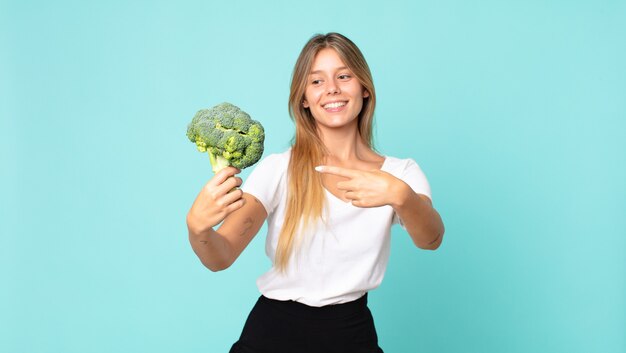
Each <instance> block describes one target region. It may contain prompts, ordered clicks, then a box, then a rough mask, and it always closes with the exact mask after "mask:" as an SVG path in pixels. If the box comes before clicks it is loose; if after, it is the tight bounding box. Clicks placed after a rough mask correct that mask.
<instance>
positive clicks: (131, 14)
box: [0, 0, 626, 353]
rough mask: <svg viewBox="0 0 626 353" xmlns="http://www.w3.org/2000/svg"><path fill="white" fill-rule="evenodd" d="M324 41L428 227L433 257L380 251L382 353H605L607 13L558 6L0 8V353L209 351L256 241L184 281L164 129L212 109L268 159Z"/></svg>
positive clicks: (196, 266) (232, 325) (377, 309)
mask: <svg viewBox="0 0 626 353" xmlns="http://www.w3.org/2000/svg"><path fill="white" fill-rule="evenodd" d="M328 31H338V32H341V33H343V34H345V35H347V36H348V37H350V38H351V39H353V40H354V41H355V42H356V43H357V44H358V45H359V47H360V48H361V49H362V51H363V52H364V54H365V56H366V58H367V60H368V62H369V64H370V66H371V69H372V72H373V75H374V80H375V84H376V88H377V92H378V101H379V105H378V108H377V112H376V118H377V133H376V138H377V146H378V148H379V150H380V151H381V153H384V154H389V155H393V156H397V157H403V158H406V157H411V158H414V159H415V160H416V161H417V162H418V163H419V164H420V165H421V167H422V168H423V170H424V171H425V173H426V174H427V176H428V178H429V180H430V183H431V186H432V189H433V196H434V202H435V207H436V208H437V209H438V210H439V211H440V213H441V215H442V217H443V219H444V222H445V225H446V235H445V239H444V243H443V245H442V246H441V248H440V249H438V250H437V251H435V252H429V251H422V250H419V249H416V248H415V247H414V246H413V245H412V243H411V241H410V239H409V237H408V236H407V235H406V233H405V232H404V231H403V230H402V229H401V228H399V227H398V228H394V229H393V242H392V243H393V245H392V256H391V260H390V263H389V267H388V272H387V276H386V278H385V281H384V282H383V284H382V286H381V287H380V288H379V289H377V290H375V291H374V292H372V293H371V295H370V304H371V308H372V311H373V313H374V316H375V319H376V325H377V328H378V331H379V337H380V345H381V346H382V347H383V349H385V352H389V353H396V352H398V353H400V352H493V353H502V352H563V353H565V352H567V353H574V352H606V353H618V352H622V353H623V352H626V338H625V332H626V305H625V304H626V241H625V236H626V217H625V214H626V212H625V211H626V190H625V184H626V183H625V182H624V181H625V180H626V163H625V158H624V151H626V143H625V141H626V66H625V64H624V63H626V45H625V44H624V43H625V41H624V38H626V2H625V1H576V0H574V1H532V0H531V1H478V2H466V1H451V0H444V1H432V2H428V1H403V2H401V1H386V2H384V3H383V2H367V1H326V0H322V1H315V2H292V1H274V2H269V1H268V2H261V1H258V2H253V1H229V2H226V1H220V2H216V1H183V2H174V1H171V2H167V1H133V2H126V1H109V2H106V3H105V2H84V1H56V2H46V1H1V2H0V117H1V121H0V123H1V125H0V158H1V159H0V168H1V172H0V173H1V174H0V175H1V182H0V195H1V196H0V217H1V218H0V234H1V237H0V280H1V283H2V284H1V288H2V289H1V290H0V351H2V352H81V353H85V352H154V353H156V352H226V351H227V350H228V348H229V347H230V345H231V344H232V342H234V341H235V340H236V339H237V337H238V335H239V333H240V330H241V328H242V325H243V323H244V321H245V318H246V316H247V314H248V312H249V310H250V308H251V307H252V305H253V304H254V301H255V300H256V298H257V297H258V292H257V289H256V285H255V280H256V278H257V277H258V276H259V275H260V274H261V273H263V272H264V271H265V270H266V269H267V268H268V266H269V261H268V260H267V259H266V258H265V255H264V251H263V242H264V234H263V232H264V230H265V228H263V230H262V232H261V233H260V234H259V235H258V236H257V237H256V238H255V240H254V241H253V242H252V244H251V245H250V246H249V248H248V249H246V251H245V252H244V253H243V255H242V256H241V258H240V259H239V260H238V261H237V263H236V264H235V265H234V266H233V267H231V268H230V269H228V270H227V271H224V272H220V273H212V272H210V271H208V270H207V269H205V268H204V267H203V266H202V265H201V264H200V262H199V261H198V259H197V258H196V257H195V255H194V254H193V252H192V250H191V248H190V246H189V244H188V241H187V231H186V226H185V215H186V212H187V211H188V209H189V207H190V205H191V203H192V202H193V200H194V198H195V196H196V194H197V193H198V191H199V190H200V188H201V187H202V186H203V185H204V183H205V182H206V181H207V180H208V179H209V178H210V177H211V175H212V174H211V171H210V166H209V162H208V158H206V157H205V155H202V154H199V153H197V152H195V148H194V146H193V145H192V144H191V143H190V142H188V141H187V140H186V137H185V130H186V125H187V123H188V122H189V121H190V119H191V117H192V116H193V114H194V113H195V112H196V111H197V110H198V109H201V108H204V107H209V106H212V105H214V104H217V103H220V102H222V101H231V102H233V103H235V104H237V105H239V106H241V107H242V108H243V109H244V110H246V111H248V112H249V113H250V114H251V115H253V116H254V117H255V118H256V119H258V120H261V121H262V122H263V124H264V125H265V126H266V130H267V144H266V155H267V154H268V153H274V152H280V151H282V150H284V149H285V148H286V147H287V146H288V145H289V140H290V138H291V136H292V131H293V125H292V123H291V121H290V120H289V117H288V114H287V97H288V91H289V79H290V75H291V70H292V68H293V65H294V63H295V60H296V57H297V55H298V53H299V51H300V49H301V47H302V45H304V43H305V42H306V40H307V39H308V38H309V37H310V36H311V35H313V34H314V33H317V32H328ZM247 173H249V171H246V172H244V173H243V175H244V177H245V175H247Z"/></svg>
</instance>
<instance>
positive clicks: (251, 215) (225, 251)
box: [187, 167, 267, 271]
mask: <svg viewBox="0 0 626 353" xmlns="http://www.w3.org/2000/svg"><path fill="white" fill-rule="evenodd" d="M237 173H239V170H238V169H236V168H232V167H228V168H226V169H224V170H222V171H220V172H219V173H217V174H216V175H215V176H214V177H213V178H212V179H211V180H210V181H209V182H208V183H207V184H206V185H205V186H204V187H203V188H202V190H201V191H200V193H199V194H198V197H197V198H196V200H195V201H194V203H193V205H192V206H191V209H190V210H189V213H188V214H187V228H188V230H189V242H190V244H191V247H192V249H193V251H194V252H195V253H196V255H197V256H198V258H199V259H200V261H201V262H202V264H204V266H206V267H207V268H209V269H210V270H211V271H221V270H224V269H226V268H228V267H229V266H230V265H232V264H233V262H235V260H236V259H237V258H238V257H239V255H240V254H241V252H242V251H243V249H245V248H246V246H247V245H248V244H249V243H250V241H251V240H252V238H254V236H255V235H256V233H257V232H258V231H259V229H260V228H261V226H262V225H263V222H264V221H265V219H266V218H267V213H266V212H265V208H264V207H263V205H262V204H261V203H260V202H259V201H258V200H257V199H256V198H255V197H254V196H252V195H250V194H245V193H243V191H241V190H240V189H235V190H233V188H235V187H236V186H239V185H241V182H242V181H241V179H240V178H238V177H235V174H237ZM222 221H223V223H222V225H221V226H220V227H219V229H218V230H217V231H216V230H214V229H213V227H215V226H216V225H218V224H219V223H220V222H222Z"/></svg>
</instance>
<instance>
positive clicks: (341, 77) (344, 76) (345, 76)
mask: <svg viewBox="0 0 626 353" xmlns="http://www.w3.org/2000/svg"><path fill="white" fill-rule="evenodd" d="M349 78H350V75H348V74H343V75H339V79H340V80H347V79H349Z"/></svg>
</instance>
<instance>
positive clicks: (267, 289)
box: [242, 149, 431, 307]
mask: <svg viewBox="0 0 626 353" xmlns="http://www.w3.org/2000/svg"><path fill="white" fill-rule="evenodd" d="M290 156H291V149H289V150H287V151H286V152H283V153H279V154H272V155H269V156H267V157H265V158H264V159H262V160H261V161H260V162H259V164H258V165H257V166H256V167H255V169H254V170H253V171H252V173H251V174H250V175H249V176H248V178H247V179H246V181H245V183H244V185H243V186H242V190H243V191H244V192H247V193H249V194H251V195H253V196H254V197H256V198H257V199H258V200H259V201H260V202H261V203H262V204H263V206H264V207H265V210H266V211H267V214H268V217H267V223H268V230H267V238H266V243H265V252H266V253H267V256H268V257H269V258H270V260H271V261H272V263H274V255H275V253H276V246H277V244H278V237H279V234H280V230H281V227H282V224H283V220H284V217H285V203H286V193H287V167H288V165H289V159H290ZM381 170H383V171H385V172H388V173H390V174H392V175H394V176H395V177H397V178H399V179H401V180H403V181H404V182H405V183H407V184H408V185H409V186H410V187H411V188H412V189H413V191H415V192H416V193H419V194H424V195H426V196H428V197H429V198H430V197H431V194H430V186H429V184H428V181H427V179H426V176H425V175H424V173H423V172H422V170H421V169H420V167H419V166H418V165H417V163H415V162H414V161H413V160H411V159H398V158H394V157H385V161H384V163H383V165H382V167H381ZM325 193H326V199H327V204H326V205H327V209H326V210H325V211H324V214H325V215H326V216H325V218H326V219H325V220H319V221H318V222H317V224H316V225H315V226H314V227H311V228H310V229H309V230H307V231H306V232H304V233H303V234H299V235H298V236H301V237H302V238H300V239H301V243H300V246H299V247H298V248H297V249H298V250H296V251H294V253H293V255H292V257H291V258H290V260H289V264H288V267H287V270H286V271H285V272H284V273H281V272H280V271H279V270H278V269H276V268H275V267H272V268H271V269H270V270H269V271H268V272H266V273H265V274H263V275H262V276H261V277H260V278H259V279H258V280H257V286H258V288H259V290H260V292H261V293H262V294H263V295H264V296H266V297H268V298H272V299H276V300H294V301H297V302H300V303H303V304H307V305H309V306H318V307H319V306H323V305H330V304H339V303H345V302H349V301H353V300H356V299H358V298H360V297H361V296H363V295H364V294H365V293H366V292H368V291H369V290H371V289H374V288H376V287H378V286H379V285H380V283H381V282H382V280H383V276H384V274H385V269H386V268H387V261H388V259H389V246H390V234H391V225H392V224H394V223H398V221H400V220H399V219H398V217H397V216H396V215H395V212H394V210H393V208H392V207H391V206H382V207H373V208H359V207H356V206H353V205H352V204H351V203H349V202H344V201H342V200H341V199H339V198H337V197H336V196H334V195H333V194H332V193H330V192H329V191H328V190H325Z"/></svg>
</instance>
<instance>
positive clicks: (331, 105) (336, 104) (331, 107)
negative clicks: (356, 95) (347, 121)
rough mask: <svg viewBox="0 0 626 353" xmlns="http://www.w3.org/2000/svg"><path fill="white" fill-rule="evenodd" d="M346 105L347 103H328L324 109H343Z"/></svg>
mask: <svg viewBox="0 0 626 353" xmlns="http://www.w3.org/2000/svg"><path fill="white" fill-rule="evenodd" d="M344 105H346V102H333V103H328V104H326V105H324V109H333V108H339V107H343V106H344Z"/></svg>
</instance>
